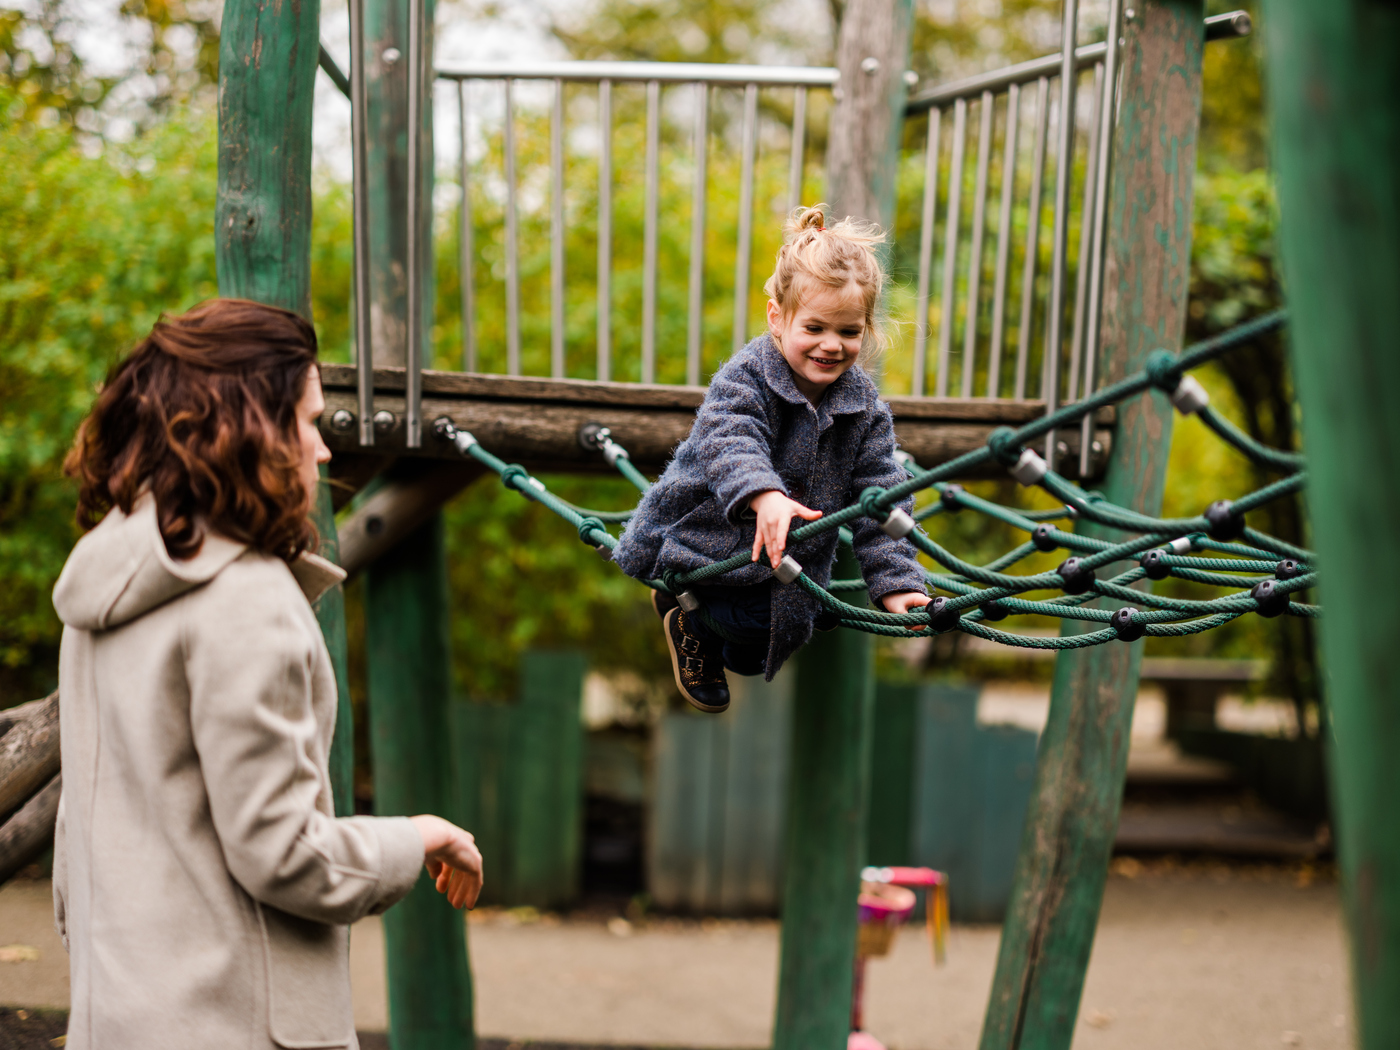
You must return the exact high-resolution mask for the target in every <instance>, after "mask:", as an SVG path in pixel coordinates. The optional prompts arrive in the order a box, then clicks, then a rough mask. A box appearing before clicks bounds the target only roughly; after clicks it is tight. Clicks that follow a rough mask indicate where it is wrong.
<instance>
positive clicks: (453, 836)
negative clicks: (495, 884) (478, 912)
mask: <svg viewBox="0 0 1400 1050" xmlns="http://www.w3.org/2000/svg"><path fill="white" fill-rule="evenodd" d="M409 819H410V820H411V821H413V825H414V827H416V828H417V829H418V834H420V835H422V836H423V860H424V863H425V864H427V866H428V874H429V875H431V876H432V877H433V879H434V881H436V883H437V891H438V892H439V893H443V894H446V895H447V900H448V903H449V904H451V905H452V907H454V908H473V907H475V906H476V899H477V897H479V896H480V895H481V851H480V850H478V849H477V848H476V839H474V838H472V835H471V832H469V831H463V830H462V829H461V828H459V827H458V826H457V825H456V824H453V823H451V822H450V821H446V820H443V819H442V818H441V817H435V816H432V815H431V814H427V813H424V814H422V815H420V816H417V817H409Z"/></svg>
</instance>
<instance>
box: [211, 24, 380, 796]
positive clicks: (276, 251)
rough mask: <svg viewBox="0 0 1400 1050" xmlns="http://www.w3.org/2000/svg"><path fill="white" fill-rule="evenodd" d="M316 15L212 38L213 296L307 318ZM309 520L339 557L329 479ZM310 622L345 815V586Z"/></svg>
mask: <svg viewBox="0 0 1400 1050" xmlns="http://www.w3.org/2000/svg"><path fill="white" fill-rule="evenodd" d="M320 16H321V5H320V3H319V0H310V2H307V3H303V4H300V5H290V6H289V5H284V4H271V3H266V2H259V0H233V2H231V3H229V5H228V6H227V8H225V11H224V21H223V29H222V32H221V34H220V39H219V190H218V203H217V205H216V208H215V213H214V237H215V243H216V253H217V261H218V279H219V294H220V295H226V296H237V297H239V298H243V299H256V300H257V301H258V302H263V303H270V304H272V305H273V306H281V307H284V308H286V309H288V310H295V311H296V312H297V313H299V314H301V315H302V316H304V317H311V108H312V100H313V97H314V94H313V85H314V82H315V79H316V57H317V53H318V51H319V48H320ZM322 476H323V477H324V474H323V475H322ZM313 520H314V521H315V523H316V528H317V531H319V532H320V534H321V553H322V554H323V555H325V556H326V557H329V558H330V559H332V560H333V561H334V560H338V559H337V555H338V547H337V543H336V533H335V516H334V514H333V512H332V510H331V496H330V490H329V488H327V487H326V486H325V485H322V486H321V487H320V489H319V490H318V492H317V494H316V505H315V510H314V512H313ZM316 618H317V619H318V620H319V621H320V623H321V630H322V632H323V633H324V634H325V637H326V645H327V647H328V648H329V649H330V653H331V661H332V663H333V664H334V665H335V677H336V684H337V685H338V687H339V693H340V703H339V712H338V716H337V719H336V733H335V742H334V744H333V745H332V750H331V783H332V786H333V788H334V791H335V805H336V812H337V813H339V814H341V815H342V816H343V815H346V814H349V813H351V812H353V811H354V798H353V797H352V779H353V771H354V747H353V743H352V741H353V731H352V730H353V727H352V725H351V712H350V690H349V675H348V671H347V668H346V641H345V595H344V593H343V592H342V590H341V588H339V587H333V588H332V589H331V590H330V591H328V592H327V593H326V594H325V595H324V596H323V597H322V598H321V600H320V601H319V602H318V603H317V606H316Z"/></svg>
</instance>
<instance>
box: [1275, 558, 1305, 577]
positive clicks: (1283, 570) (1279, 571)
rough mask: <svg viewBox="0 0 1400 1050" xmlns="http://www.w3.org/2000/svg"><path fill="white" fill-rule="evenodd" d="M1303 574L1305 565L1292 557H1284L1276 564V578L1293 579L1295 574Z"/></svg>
mask: <svg viewBox="0 0 1400 1050" xmlns="http://www.w3.org/2000/svg"><path fill="white" fill-rule="evenodd" d="M1301 575H1303V566H1302V565H1300V564H1299V563H1298V562H1296V561H1294V560H1293V559H1292V558H1284V559H1283V561H1281V562H1279V563H1278V564H1277V565H1276V566H1274V579H1276V580H1291V579H1293V577H1295V576H1301Z"/></svg>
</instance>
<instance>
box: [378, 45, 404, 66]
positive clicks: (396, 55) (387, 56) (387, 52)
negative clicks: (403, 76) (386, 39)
mask: <svg viewBox="0 0 1400 1050" xmlns="http://www.w3.org/2000/svg"><path fill="white" fill-rule="evenodd" d="M402 57H403V53H402V52H400V51H399V49H398V48H396V47H386V48H385V49H384V51H383V53H382V54H381V55H380V60H381V61H383V63H384V64H385V65H386V66H392V65H393V64H394V63H395V62H397V61H398V60H399V59H400V58H402Z"/></svg>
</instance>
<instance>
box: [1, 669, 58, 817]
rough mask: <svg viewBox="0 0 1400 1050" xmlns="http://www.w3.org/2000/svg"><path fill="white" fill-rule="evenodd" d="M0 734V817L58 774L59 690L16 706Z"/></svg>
mask: <svg viewBox="0 0 1400 1050" xmlns="http://www.w3.org/2000/svg"><path fill="white" fill-rule="evenodd" d="M21 713H22V717H17V718H16V717H13V716H12V720H11V721H10V725H9V728H8V729H6V730H5V731H4V735H3V736H0V818H3V817H4V816H5V814H7V813H10V812H12V811H14V810H16V809H18V808H19V807H20V806H22V805H24V803H25V802H26V801H27V800H28V799H29V798H30V797H31V796H32V795H33V794H34V793H35V792H36V791H38V790H39V789H40V788H41V787H43V786H44V785H45V784H46V783H48V782H49V781H50V780H51V779H53V777H54V776H55V775H56V774H57V773H58V766H59V748H58V692H57V691H55V692H53V693H51V694H50V695H49V696H47V697H45V698H44V699H43V700H38V701H35V702H34V703H32V704H25V705H24V707H23V708H19V709H16V711H15V714H21Z"/></svg>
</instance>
